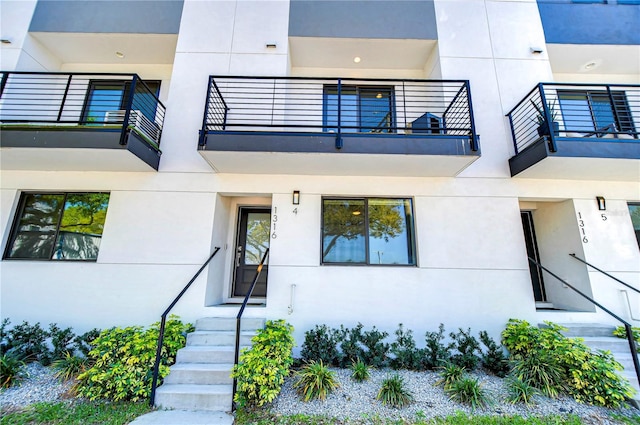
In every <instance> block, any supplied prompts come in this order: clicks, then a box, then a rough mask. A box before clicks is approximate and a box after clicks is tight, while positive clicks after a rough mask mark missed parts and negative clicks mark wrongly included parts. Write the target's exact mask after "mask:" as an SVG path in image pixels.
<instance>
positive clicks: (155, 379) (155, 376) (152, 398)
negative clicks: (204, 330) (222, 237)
mask: <svg viewBox="0 0 640 425" xmlns="http://www.w3.org/2000/svg"><path fill="white" fill-rule="evenodd" d="M218 251H220V247H215V249H214V250H213V253H212V254H211V255H210V256H209V258H208V259H207V261H205V262H204V264H202V266H201V267H200V268H199V269H198V271H197V272H196V274H194V275H193V277H192V278H191V280H190V281H189V282H188V283H187V284H186V285H185V286H184V288H182V291H180V293H179V294H178V295H177V296H176V297H175V298H174V299H173V301H172V302H171V304H169V307H167V309H166V310H165V311H164V312H163V313H162V315H161V316H160V330H159V332H158V346H157V348H156V359H155V361H154V363H153V378H152V380H151V396H150V397H149V405H150V406H151V407H153V405H154V404H155V402H156V387H157V384H158V372H159V370H160V358H161V357H162V343H163V341H164V327H165V322H166V319H167V315H168V314H169V312H170V311H171V309H172V308H173V306H175V305H176V304H177V303H178V301H179V300H180V298H182V296H183V295H184V294H185V292H187V290H188V289H189V287H190V286H191V284H193V282H195V280H196V279H197V278H198V276H200V273H202V271H203V270H204V268H205V267H207V264H209V263H210V262H211V259H213V257H215V256H216V254H217V253H218Z"/></svg>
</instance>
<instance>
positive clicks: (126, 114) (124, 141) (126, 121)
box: [120, 74, 138, 145]
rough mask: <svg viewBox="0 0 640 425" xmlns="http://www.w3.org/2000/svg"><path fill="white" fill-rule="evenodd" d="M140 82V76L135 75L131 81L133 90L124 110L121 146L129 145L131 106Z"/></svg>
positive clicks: (130, 91) (131, 89) (130, 90)
mask: <svg viewBox="0 0 640 425" xmlns="http://www.w3.org/2000/svg"><path fill="white" fill-rule="evenodd" d="M137 81H138V74H133V78H132V79H131V88H130V89H129V99H127V102H126V103H125V105H124V106H125V109H124V118H123V121H124V122H123V123H122V132H121V133H120V144H121V145H126V144H127V133H128V131H127V130H128V128H129V116H130V115H131V106H132V105H133V97H134V95H135V91H136V82H137Z"/></svg>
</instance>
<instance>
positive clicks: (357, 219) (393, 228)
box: [322, 198, 416, 265]
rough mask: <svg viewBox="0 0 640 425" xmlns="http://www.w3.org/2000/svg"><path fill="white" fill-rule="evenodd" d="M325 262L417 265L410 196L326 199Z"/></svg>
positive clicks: (323, 230)
mask: <svg viewBox="0 0 640 425" xmlns="http://www.w3.org/2000/svg"><path fill="white" fill-rule="evenodd" d="M322 263H323V264H371V265H374V264H387V265H389V264H394V265H415V264H416V257H415V243H414V226H413V208H412V202H411V199H406V198H405V199H388V198H349V199H344V198H323V200H322Z"/></svg>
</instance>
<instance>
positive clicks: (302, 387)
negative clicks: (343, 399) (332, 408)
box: [293, 361, 339, 401]
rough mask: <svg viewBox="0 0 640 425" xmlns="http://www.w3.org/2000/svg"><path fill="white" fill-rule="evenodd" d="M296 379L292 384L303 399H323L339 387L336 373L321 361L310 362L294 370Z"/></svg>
mask: <svg viewBox="0 0 640 425" xmlns="http://www.w3.org/2000/svg"><path fill="white" fill-rule="evenodd" d="M296 377H297V378H298V380H297V381H296V382H295V384H293V386H294V387H295V388H296V389H297V391H298V394H300V396H301V397H302V399H303V400H304V401H310V400H315V399H319V400H325V399H326V398H327V395H328V394H329V393H331V391H333V390H334V389H335V388H338V387H339V384H338V381H337V380H336V375H335V373H333V372H332V371H330V370H329V369H328V368H327V367H326V366H325V365H324V364H322V361H320V362H318V363H316V362H311V363H309V364H308V365H306V366H304V367H303V368H302V369H300V370H299V371H298V372H296Z"/></svg>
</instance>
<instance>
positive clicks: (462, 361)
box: [449, 328, 481, 370]
mask: <svg viewBox="0 0 640 425" xmlns="http://www.w3.org/2000/svg"><path fill="white" fill-rule="evenodd" d="M449 336H450V337H451V339H452V340H453V343H452V348H454V349H455V350H456V351H457V353H456V354H454V355H452V356H451V362H452V363H454V364H457V365H458V366H461V367H463V368H465V369H467V370H474V369H475V368H476V367H477V366H478V363H479V362H480V357H478V355H477V354H476V352H481V351H480V343H479V342H478V340H477V339H476V338H475V337H474V336H473V335H471V329H467V331H466V332H465V331H464V330H463V329H462V328H459V329H458V332H457V333H453V332H451V333H450V334H449Z"/></svg>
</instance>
